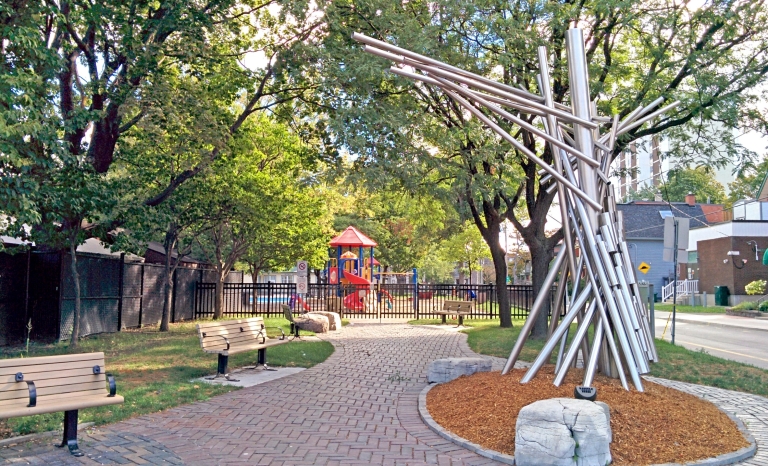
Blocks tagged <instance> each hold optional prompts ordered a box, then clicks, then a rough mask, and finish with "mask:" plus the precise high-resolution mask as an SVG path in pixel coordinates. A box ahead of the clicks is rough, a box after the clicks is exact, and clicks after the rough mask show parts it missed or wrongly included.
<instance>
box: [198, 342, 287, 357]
mask: <svg viewBox="0 0 768 466" xmlns="http://www.w3.org/2000/svg"><path fill="white" fill-rule="evenodd" d="M288 342H290V340H277V339H275V338H273V339H271V340H267V341H266V342H265V343H253V344H250V345H241V346H236V347H230V348H229V350H225V349H223V348H222V349H210V348H203V352H205V353H209V354H219V353H221V354H223V355H225V356H228V355H230V354H237V353H242V352H244V351H256V350H258V349H262V348H269V347H271V346H277V345H282V344H283V343H288Z"/></svg>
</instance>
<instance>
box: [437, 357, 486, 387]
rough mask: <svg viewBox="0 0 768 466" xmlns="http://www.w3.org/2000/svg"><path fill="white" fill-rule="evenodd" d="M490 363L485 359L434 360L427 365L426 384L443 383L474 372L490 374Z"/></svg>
mask: <svg viewBox="0 0 768 466" xmlns="http://www.w3.org/2000/svg"><path fill="white" fill-rule="evenodd" d="M490 370H491V361H490V360H489V359H485V358H447V359H436V360H434V361H432V362H431V363H429V370H428V372H427V382H428V383H445V382H450V381H451V380H453V379H457V378H459V377H461V376H462V375H472V374H474V373H475V372H490Z"/></svg>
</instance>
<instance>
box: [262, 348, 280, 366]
mask: <svg viewBox="0 0 768 466" xmlns="http://www.w3.org/2000/svg"><path fill="white" fill-rule="evenodd" d="M258 364H259V365H260V366H262V367H263V368H264V370H265V371H276V370H277V369H273V368H271V367H269V366H268V365H267V349H266V348H261V349H260V350H259V363H258Z"/></svg>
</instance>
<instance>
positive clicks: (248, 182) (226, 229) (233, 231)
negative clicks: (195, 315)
mask: <svg viewBox="0 0 768 466" xmlns="http://www.w3.org/2000/svg"><path fill="white" fill-rule="evenodd" d="M231 144H232V147H231V148H230V151H229V153H230V154H231V155H226V156H222V157H220V158H219V159H218V160H217V161H216V163H214V164H213V165H212V166H211V169H210V173H207V176H206V177H205V182H204V185H203V186H202V187H201V190H199V191H198V202H200V204H201V209H202V210H203V212H204V213H205V215H204V218H203V219H202V221H201V222H200V223H199V224H198V225H197V227H196V229H195V231H196V236H195V242H196V244H197V246H198V251H199V252H200V253H202V254H203V255H204V257H205V258H206V259H207V261H208V263H210V264H211V265H212V266H213V268H214V270H215V272H216V292H215V293H216V294H215V310H214V318H215V319H218V318H220V317H221V316H222V315H223V310H224V309H223V290H224V281H225V279H226V277H227V275H228V274H229V272H230V271H231V270H232V268H233V267H234V265H235V263H237V262H238V261H239V260H241V259H242V258H243V257H244V256H245V255H246V253H247V252H248V251H249V249H250V250H251V252H252V253H253V254H254V256H251V258H253V257H255V254H256V251H258V243H259V242H260V241H266V242H267V243H268V244H269V242H270V241H271V239H273V238H274V236H275V235H279V234H280V233H281V231H284V230H281V229H290V228H291V226H290V225H291V222H294V221H296V220H295V219H294V217H295V215H297V214H299V213H304V209H303V207H302V205H301V202H302V201H305V202H307V205H308V206H309V207H310V209H309V211H308V212H306V213H307V214H308V215H310V216H311V215H312V214H313V213H315V212H320V206H319V205H318V204H317V203H313V202H312V201H310V200H308V198H309V193H306V192H305V193H302V192H301V191H302V187H301V186H297V184H299V185H300V184H301V183H300V181H297V178H298V176H299V175H300V174H301V171H302V169H304V168H306V166H303V165H302V162H303V161H307V160H309V159H310V154H309V152H308V151H307V148H306V147H305V146H304V145H303V144H302V143H301V141H299V140H298V138H297V137H296V136H294V135H292V134H291V133H289V132H288V130H287V128H285V127H284V126H283V125H280V124H278V123H275V122H273V121H271V120H270V119H269V118H267V117H265V116H260V117H259V118H257V119H253V120H251V121H249V122H248V123H247V127H246V128H245V131H243V132H242V133H241V134H239V135H238V137H236V138H233V139H232V140H231ZM307 220H311V217H307V218H305V219H303V220H301V223H302V224H303V225H304V226H307V224H306V223H305V222H306V221H307ZM310 228H311V227H310ZM318 230H319V233H318V234H315V238H311V236H312V234H311V233H309V234H308V233H307V228H303V229H302V231H301V234H303V235H304V239H309V241H308V244H318V240H317V237H320V235H322V233H323V231H322V229H321V228H318ZM300 236H301V235H299V234H295V235H294V238H296V239H301V238H300ZM272 244H274V243H272Z"/></svg>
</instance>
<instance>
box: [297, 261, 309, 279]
mask: <svg viewBox="0 0 768 466" xmlns="http://www.w3.org/2000/svg"><path fill="white" fill-rule="evenodd" d="M308 273H309V264H307V261H297V262H296V275H298V276H299V277H306V276H307V275H308Z"/></svg>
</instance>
